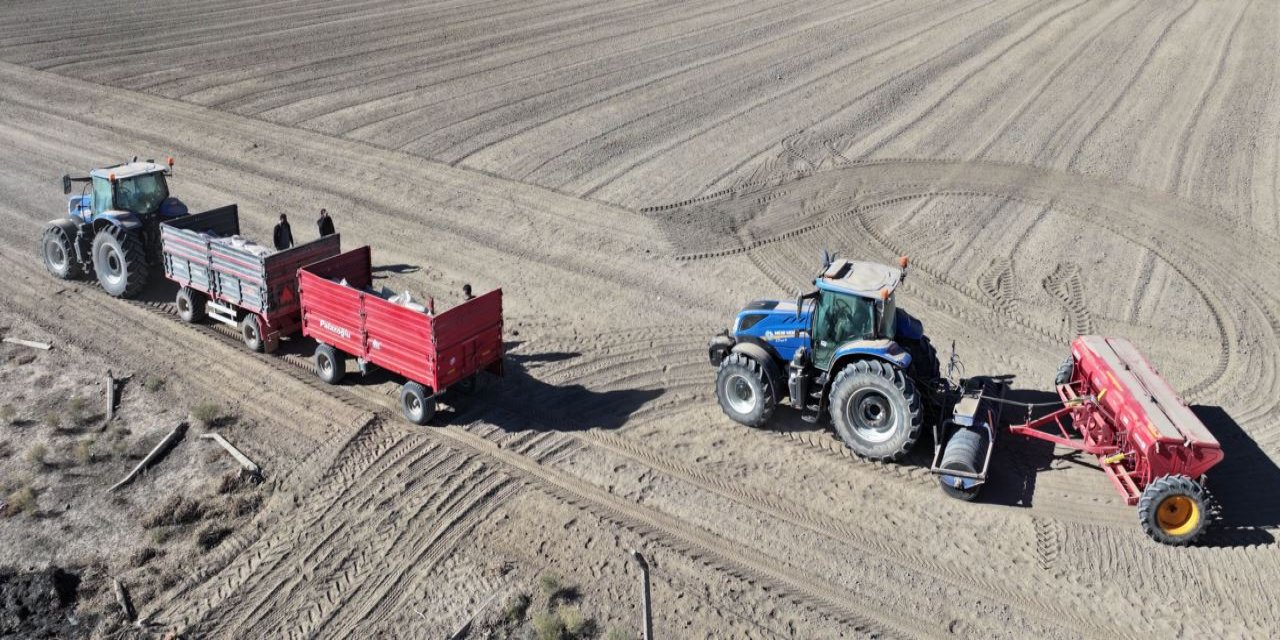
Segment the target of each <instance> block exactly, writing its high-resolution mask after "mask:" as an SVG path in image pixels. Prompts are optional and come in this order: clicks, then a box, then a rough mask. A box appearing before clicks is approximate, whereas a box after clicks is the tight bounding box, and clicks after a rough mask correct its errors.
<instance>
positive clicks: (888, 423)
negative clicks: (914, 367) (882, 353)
mask: <svg viewBox="0 0 1280 640" xmlns="http://www.w3.org/2000/svg"><path fill="white" fill-rule="evenodd" d="M830 411H831V423H832V424H833V425H835V428H836V433H838V434H840V439H841V440H843V441H844V444H845V446H847V447H849V448H850V449H851V450H853V452H854V453H856V454H858V455H859V456H862V457H864V458H868V459H871V460H877V461H880V462H892V461H895V460H899V459H901V458H902V457H903V456H905V455H907V452H908V451H910V450H911V447H913V446H915V444H916V440H918V439H919V438H920V424H921V416H920V413H921V410H920V396H919V395H917V393H916V387H915V385H914V384H913V383H912V382H911V379H910V378H908V377H907V376H906V375H905V374H904V373H903V372H902V371H901V370H900V369H897V368H895V367H893V366H892V365H890V364H888V363H887V362H882V361H880V360H859V361H857V362H854V363H852V364H850V365H848V366H846V367H845V368H844V369H841V370H840V374H839V375H837V376H836V380H835V382H833V383H831V396H830Z"/></svg>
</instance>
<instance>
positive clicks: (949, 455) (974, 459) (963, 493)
mask: <svg viewBox="0 0 1280 640" xmlns="http://www.w3.org/2000/svg"><path fill="white" fill-rule="evenodd" d="M986 455H987V434H986V432H984V431H980V430H978V429H964V428H962V429H960V430H959V431H956V432H955V433H954V434H952V435H951V439H950V440H948V441H947V448H946V449H945V450H943V452H942V461H941V462H940V463H939V464H938V467H939V468H941V469H946V470H948V471H963V472H965V473H977V472H978V470H979V468H981V466H982V462H983V460H984V459H985V458H986ZM938 484H939V486H941V487H942V492H943V493H945V494H947V495H949V496H951V497H952V498H957V499H959V500H965V501H972V500H974V499H976V498H977V497H978V492H979V491H981V489H982V485H980V484H979V485H974V486H972V487H969V488H967V489H966V488H964V487H957V486H955V485H953V484H948V481H947V478H945V477H941V476H939V477H938Z"/></svg>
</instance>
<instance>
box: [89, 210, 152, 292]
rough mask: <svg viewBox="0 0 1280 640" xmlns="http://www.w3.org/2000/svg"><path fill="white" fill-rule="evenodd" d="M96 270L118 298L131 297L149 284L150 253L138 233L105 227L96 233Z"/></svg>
mask: <svg viewBox="0 0 1280 640" xmlns="http://www.w3.org/2000/svg"><path fill="white" fill-rule="evenodd" d="M93 271H94V273H96V274H98V282H99V283H100V284H101V285H102V288H103V289H104V290H105V291H106V292H107V293H109V294H111V295H112V296H114V297H116V298H132V297H134V296H136V295H138V294H139V293H140V292H141V291H142V288H143V287H144V286H146V284H147V254H146V251H144V250H143V248H142V240H141V239H140V238H139V237H138V234H136V233H129V232H128V231H126V230H124V229H121V228H119V227H105V228H103V229H102V230H101V231H99V232H98V233H97V234H96V235H94V236H93Z"/></svg>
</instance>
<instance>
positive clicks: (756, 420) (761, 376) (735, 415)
mask: <svg viewBox="0 0 1280 640" xmlns="http://www.w3.org/2000/svg"><path fill="white" fill-rule="evenodd" d="M772 384H773V382H772V380H770V379H769V374H768V373H767V372H766V371H765V369H764V365H763V364H761V363H760V362H758V361H756V360H755V359H754V358H752V357H750V356H747V355H745V354H741V353H731V354H729V356H728V357H727V358H725V359H724V361H723V362H721V363H720V369H719V371H717V372H716V399H717V400H719V401H720V408H721V409H723V410H724V413H725V415H727V416H729V417H730V418H732V419H733V420H734V422H739V423H741V424H745V425H747V426H748V427H763V426H764V425H765V423H767V422H769V417H770V416H772V415H773V409H774V406H775V404H776V400H775V396H774V389H773V386H772Z"/></svg>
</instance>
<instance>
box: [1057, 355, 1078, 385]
mask: <svg viewBox="0 0 1280 640" xmlns="http://www.w3.org/2000/svg"><path fill="white" fill-rule="evenodd" d="M1075 372H1076V361H1075V358H1072V357H1071V354H1069V353H1068V354H1067V359H1066V360H1063V361H1062V364H1060V365H1058V372H1057V373H1055V374H1054V376H1053V385H1054V386H1058V385H1060V384H1066V383H1068V382H1071V376H1073V375H1075Z"/></svg>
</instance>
